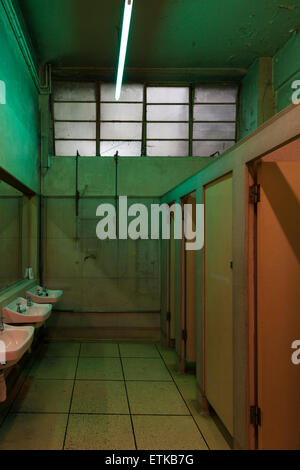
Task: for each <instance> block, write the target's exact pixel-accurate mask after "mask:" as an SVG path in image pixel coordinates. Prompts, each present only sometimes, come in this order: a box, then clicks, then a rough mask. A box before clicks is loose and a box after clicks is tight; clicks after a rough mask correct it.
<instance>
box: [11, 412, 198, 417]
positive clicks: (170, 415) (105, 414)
mask: <svg viewBox="0 0 300 470" xmlns="http://www.w3.org/2000/svg"><path fill="white" fill-rule="evenodd" d="M10 414H12V415H62V416H65V415H68V416H85V415H88V416H168V417H172V416H175V417H180V416H190V414H170V413H165V414H160V413H131V414H130V413H98V412H95V413H93V412H91V411H90V412H88V411H87V412H72V413H69V412H68V411H15V412H13V413H10Z"/></svg>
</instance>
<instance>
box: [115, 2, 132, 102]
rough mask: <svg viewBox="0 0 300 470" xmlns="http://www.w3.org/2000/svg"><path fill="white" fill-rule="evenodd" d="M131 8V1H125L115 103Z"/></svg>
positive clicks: (121, 76) (121, 72)
mask: <svg viewBox="0 0 300 470" xmlns="http://www.w3.org/2000/svg"><path fill="white" fill-rule="evenodd" d="M132 6H133V0H125V8H124V17H123V27H122V38H121V46H120V56H119V66H118V77H117V85H116V94H115V98H116V100H117V101H119V99H120V96H121V89H122V82H123V74H124V67H125V58H126V51H127V43H128V36H129V29H130V22H131V13H132Z"/></svg>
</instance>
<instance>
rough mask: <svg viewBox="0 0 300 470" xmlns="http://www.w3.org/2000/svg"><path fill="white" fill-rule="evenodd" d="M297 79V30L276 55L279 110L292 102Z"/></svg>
mask: <svg viewBox="0 0 300 470" xmlns="http://www.w3.org/2000/svg"><path fill="white" fill-rule="evenodd" d="M295 80H300V34H299V33H296V32H295V33H294V34H293V36H292V37H291V39H290V40H289V41H288V42H287V43H286V44H285V45H284V46H283V47H282V48H281V49H280V50H279V51H278V53H277V54H276V55H275V57H274V87H275V91H276V101H277V112H279V111H281V110H282V109H284V108H286V107H287V106H289V105H290V104H292V93H293V92H294V91H295V90H293V89H292V87H291V85H292V83H293V82H294V81H295Z"/></svg>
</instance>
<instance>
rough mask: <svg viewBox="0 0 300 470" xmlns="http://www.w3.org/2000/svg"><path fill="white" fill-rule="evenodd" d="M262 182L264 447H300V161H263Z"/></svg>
mask: <svg viewBox="0 0 300 470" xmlns="http://www.w3.org/2000/svg"><path fill="white" fill-rule="evenodd" d="M258 183H259V184H260V185H261V202H260V203H259V204H258V206H257V211H258V212H257V250H258V251H257V289H258V291H257V295H258V297H257V342H258V345H257V358H258V363H257V366H258V371H257V372H258V405H259V407H260V408H261V413H262V416H261V426H259V429H258V445H259V448H260V449H287V450H288V449H300V365H298V366H297V365H294V364H293V363H292V360H291V358H292V353H293V350H292V349H291V345H292V343H293V342H294V341H295V340H300V163H297V162H284V163H279V162H276V163H271V162H270V163H261V164H260V165H259V167H258Z"/></svg>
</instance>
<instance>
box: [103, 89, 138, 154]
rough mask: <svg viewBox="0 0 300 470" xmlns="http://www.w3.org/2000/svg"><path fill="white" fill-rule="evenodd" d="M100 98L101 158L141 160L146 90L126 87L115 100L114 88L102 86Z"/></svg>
mask: <svg viewBox="0 0 300 470" xmlns="http://www.w3.org/2000/svg"><path fill="white" fill-rule="evenodd" d="M100 96H101V99H100V155H101V156H103V157H110V156H112V155H115V154H116V152H117V151H118V152H119V155H120V156H121V157H138V156H141V153H142V130H143V96H144V87H143V85H141V84H140V85H139V84H132V85H123V87H122V93H121V98H120V101H115V85H114V84H108V83H105V84H102V85H101V94H100Z"/></svg>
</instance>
